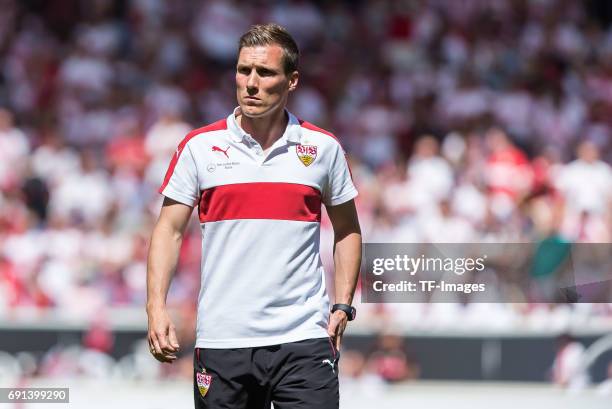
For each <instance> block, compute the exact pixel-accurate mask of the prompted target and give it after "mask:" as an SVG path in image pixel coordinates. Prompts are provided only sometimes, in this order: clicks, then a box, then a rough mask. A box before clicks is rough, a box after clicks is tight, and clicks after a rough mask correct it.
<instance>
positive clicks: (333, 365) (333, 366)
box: [321, 358, 338, 373]
mask: <svg viewBox="0 0 612 409" xmlns="http://www.w3.org/2000/svg"><path fill="white" fill-rule="evenodd" d="M337 360H338V358H336V359H334V360H333V361H332V360H330V359H324V360H322V361H321V363H322V364H327V365H329V366H331V370H332V372H333V373H336V361H337Z"/></svg>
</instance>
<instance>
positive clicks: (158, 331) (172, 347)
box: [147, 307, 179, 363]
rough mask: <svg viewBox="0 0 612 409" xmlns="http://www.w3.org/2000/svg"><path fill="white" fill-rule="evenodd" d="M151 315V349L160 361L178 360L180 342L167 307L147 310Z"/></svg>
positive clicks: (170, 361)
mask: <svg viewBox="0 0 612 409" xmlns="http://www.w3.org/2000/svg"><path fill="white" fill-rule="evenodd" d="M147 314H148V316H149V351H150V352H151V354H152V355H153V356H154V357H155V359H157V360H158V361H159V362H168V363H172V362H174V361H176V352H178V350H179V343H178V340H177V338H176V331H175V328H174V325H173V324H172V320H170V315H168V311H167V310H166V308H161V307H160V308H152V309H148V310H147Z"/></svg>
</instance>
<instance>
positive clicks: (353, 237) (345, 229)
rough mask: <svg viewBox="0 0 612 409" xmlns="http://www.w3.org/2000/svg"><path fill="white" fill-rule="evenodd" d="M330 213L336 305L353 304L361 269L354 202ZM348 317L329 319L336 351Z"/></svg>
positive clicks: (339, 313) (340, 315)
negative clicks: (332, 232) (332, 233)
mask: <svg viewBox="0 0 612 409" xmlns="http://www.w3.org/2000/svg"><path fill="white" fill-rule="evenodd" d="M327 214H328V216H329V219H330V220H331V223H332V226H333V228H334V267H335V271H336V272H335V276H334V283H335V286H336V299H335V303H336V304H349V305H350V304H351V303H352V302H353V295H354V294H355V287H356V286H357V278H358V277H359V268H360V266H361V229H360V227H359V220H358V218H357V210H356V209H355V201H354V200H349V201H348V202H346V203H342V204H340V205H338V206H328V207H327ZM347 318H348V317H347V316H346V313H345V312H344V311H336V312H334V313H333V314H332V315H331V316H330V318H329V324H328V327H327V333H328V334H329V336H330V337H332V339H333V341H334V344H335V345H336V348H337V349H340V343H341V341H342V334H343V333H344V329H345V328H346V323H347Z"/></svg>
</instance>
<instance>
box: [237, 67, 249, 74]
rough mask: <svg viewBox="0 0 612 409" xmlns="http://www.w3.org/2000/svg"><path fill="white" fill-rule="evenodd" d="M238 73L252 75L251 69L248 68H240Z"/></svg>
mask: <svg viewBox="0 0 612 409" xmlns="http://www.w3.org/2000/svg"><path fill="white" fill-rule="evenodd" d="M238 72H239V73H240V74H244V75H249V74H250V73H251V70H250V69H248V68H239V69H238Z"/></svg>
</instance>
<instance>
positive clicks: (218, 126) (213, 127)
mask: <svg viewBox="0 0 612 409" xmlns="http://www.w3.org/2000/svg"><path fill="white" fill-rule="evenodd" d="M223 129H227V120H226V119H220V120H218V121H217V122H213V123H212V124H210V125H206V126H203V127H201V128H198V129H194V130H193V131H191V132H189V133H188V134H187V136H186V137H185V138H183V140H182V141H181V143H179V146H178V148H176V153H175V154H174V155H172V160H170V165H169V166H168V170H167V171H166V176H165V177H164V182H163V183H162V185H161V186H160V187H159V190H158V192H159V193H162V192H163V191H164V189H165V188H166V185H167V184H168V182H169V181H170V178H171V177H172V174H173V173H174V168H175V167H176V163H177V162H178V159H179V157H180V156H181V153H183V149H184V148H185V145H187V142H189V141H190V140H191V139H192V138H194V137H196V136H198V135H202V134H204V133H207V132H212V131H220V130H223Z"/></svg>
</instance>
